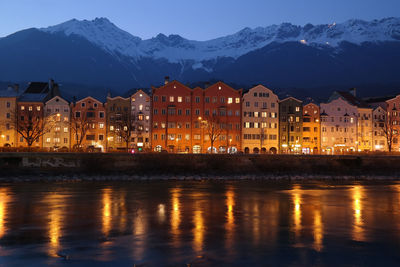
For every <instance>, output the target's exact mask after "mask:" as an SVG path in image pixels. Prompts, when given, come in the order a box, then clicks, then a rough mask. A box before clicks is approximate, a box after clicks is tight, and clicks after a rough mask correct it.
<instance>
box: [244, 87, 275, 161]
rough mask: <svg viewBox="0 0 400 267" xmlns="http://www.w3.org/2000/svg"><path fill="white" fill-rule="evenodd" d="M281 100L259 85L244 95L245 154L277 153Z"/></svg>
mask: <svg viewBox="0 0 400 267" xmlns="http://www.w3.org/2000/svg"><path fill="white" fill-rule="evenodd" d="M278 124H279V99H278V96H277V95H276V94H274V93H273V92H272V90H270V89H268V88H266V87H264V86H262V85H257V86H255V87H253V88H251V89H250V90H249V91H248V92H247V93H245V94H244V95H243V101H242V149H243V151H244V153H256V154H258V153H273V154H275V153H277V152H278V148H279V140H278V135H279V127H278Z"/></svg>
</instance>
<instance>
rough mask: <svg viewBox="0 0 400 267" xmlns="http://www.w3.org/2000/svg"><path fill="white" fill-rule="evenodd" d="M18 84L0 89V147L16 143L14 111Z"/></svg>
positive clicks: (15, 110)
mask: <svg viewBox="0 0 400 267" xmlns="http://www.w3.org/2000/svg"><path fill="white" fill-rule="evenodd" d="M18 88H19V86H18V85H13V86H8V88H7V89H6V90H1V91H0V147H15V146H16V144H17V132H16V124H15V121H16V112H17V96H18Z"/></svg>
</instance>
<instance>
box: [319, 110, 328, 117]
mask: <svg viewBox="0 0 400 267" xmlns="http://www.w3.org/2000/svg"><path fill="white" fill-rule="evenodd" d="M320 116H329V115H328V114H326V113H325V110H324V111H323V112H322V113H321V114H320Z"/></svg>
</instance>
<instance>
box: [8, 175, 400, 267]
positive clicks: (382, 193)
mask: <svg viewBox="0 0 400 267" xmlns="http://www.w3.org/2000/svg"><path fill="white" fill-rule="evenodd" d="M399 252H400V184H398V183H393V182H380V183H350V184H344V183H343V182H341V183H339V182H308V183H299V184H297V183H289V182H267V181H237V182H211V181H206V182H182V181H180V182H178V181H177V182H157V181H153V182H110V183H106V182H104V183H99V182H96V183H95V182H93V183H90V182H81V183H15V184H0V265H1V266H47V265H48V266H58V265H59V266H64V265H65V266H91V265H93V266H271V265H272V266H277V265H285V266H326V265H328V266H338V265H349V266H365V265H369V266H391V265H393V266H396V265H397V266H399V265H400V253H399Z"/></svg>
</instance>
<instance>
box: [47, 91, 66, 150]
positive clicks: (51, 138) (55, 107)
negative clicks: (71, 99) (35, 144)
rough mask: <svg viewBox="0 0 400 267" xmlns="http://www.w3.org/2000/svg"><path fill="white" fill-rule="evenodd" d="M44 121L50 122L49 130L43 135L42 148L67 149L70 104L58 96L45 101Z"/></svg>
mask: <svg viewBox="0 0 400 267" xmlns="http://www.w3.org/2000/svg"><path fill="white" fill-rule="evenodd" d="M44 111H45V112H44V116H45V121H46V123H48V124H51V127H49V129H50V132H48V133H46V134H44V136H43V148H46V149H48V150H58V149H63V150H69V149H70V148H71V133H70V124H69V122H70V114H71V112H70V111H71V110H70V105H69V103H68V102H67V101H66V100H65V99H63V98H62V97H60V96H55V97H53V98H52V99H50V100H48V101H47V102H45V106H44Z"/></svg>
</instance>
